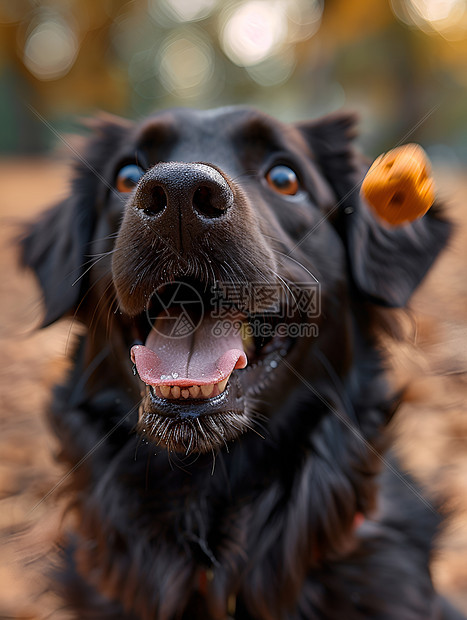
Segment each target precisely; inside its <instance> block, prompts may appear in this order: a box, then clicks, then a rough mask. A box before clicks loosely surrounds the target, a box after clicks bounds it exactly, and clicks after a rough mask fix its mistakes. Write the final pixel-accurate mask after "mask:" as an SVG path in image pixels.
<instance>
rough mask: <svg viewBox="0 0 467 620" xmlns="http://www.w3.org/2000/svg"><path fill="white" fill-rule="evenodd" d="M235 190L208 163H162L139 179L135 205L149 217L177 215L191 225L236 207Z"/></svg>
mask: <svg viewBox="0 0 467 620" xmlns="http://www.w3.org/2000/svg"><path fill="white" fill-rule="evenodd" d="M233 201H234V197H233V193H232V190H231V188H230V186H229V184H228V183H227V181H226V179H225V178H224V177H223V176H222V174H221V173H220V172H219V171H218V170H216V168H213V167H212V166H209V165H207V164H198V163H196V164H187V163H178V162H170V163H160V164H157V165H155V166H154V167H153V168H151V169H150V170H149V171H148V172H147V173H146V174H145V175H144V176H143V177H142V178H141V180H140V182H139V184H138V187H137V189H136V193H135V197H134V205H135V206H136V207H137V208H138V209H142V210H143V211H144V212H145V213H146V214H148V215H151V216H154V217H161V216H162V214H164V213H166V214H167V216H168V217H171V216H177V217H181V219H182V220H186V222H187V223H189V220H190V219H193V216H196V217H197V218H201V219H203V218H216V217H219V216H221V215H223V214H224V213H225V212H226V211H227V210H228V209H229V208H230V207H231V206H232V204H233Z"/></svg>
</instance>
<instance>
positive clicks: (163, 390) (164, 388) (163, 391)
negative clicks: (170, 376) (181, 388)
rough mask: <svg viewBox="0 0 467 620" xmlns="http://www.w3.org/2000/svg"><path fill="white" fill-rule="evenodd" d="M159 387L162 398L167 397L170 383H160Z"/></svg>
mask: <svg viewBox="0 0 467 620" xmlns="http://www.w3.org/2000/svg"><path fill="white" fill-rule="evenodd" d="M159 389H160V391H161V394H162V396H163V397H164V398H168V397H169V394H170V385H160V386H159Z"/></svg>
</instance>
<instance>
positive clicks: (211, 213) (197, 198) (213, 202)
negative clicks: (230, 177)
mask: <svg viewBox="0 0 467 620" xmlns="http://www.w3.org/2000/svg"><path fill="white" fill-rule="evenodd" d="M229 206H230V205H229V201H228V200H227V199H226V197H225V196H224V192H222V191H216V190H213V189H212V188H211V187H209V186H207V185H200V186H199V187H198V188H197V189H196V191H195V193H194V194H193V207H194V208H195V210H196V211H197V212H198V213H200V214H201V215H206V216H207V217H219V216H220V215H222V214H223V213H224V212H225V211H226V210H227V209H228V207H229Z"/></svg>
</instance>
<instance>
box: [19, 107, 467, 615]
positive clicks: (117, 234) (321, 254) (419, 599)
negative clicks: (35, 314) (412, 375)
mask: <svg viewBox="0 0 467 620" xmlns="http://www.w3.org/2000/svg"><path fill="white" fill-rule="evenodd" d="M353 133H354V119H353V117H351V116H346V115H340V116H335V117H332V118H326V119H323V120H320V121H317V122H313V123H302V124H298V125H285V124H282V123H279V122H278V121H276V120H274V119H272V118H270V117H268V116H266V115H263V114H261V113H258V112H256V111H254V110H251V109H246V108H226V109H221V110H216V111H209V112H195V111H188V110H175V111H168V112H164V113H161V114H157V115H155V116H154V117H151V118H149V119H148V120H147V121H146V122H144V123H142V124H140V125H132V124H130V123H126V122H123V121H119V120H117V119H112V118H107V119H102V120H101V121H99V122H98V123H96V126H95V136H94V137H93V138H92V139H91V140H90V141H89V143H88V147H87V150H86V152H85V153H84V156H83V157H82V158H81V159H80V160H79V161H77V162H76V164H75V177H74V180H73V183H72V187H71V191H70V196H69V197H68V198H67V199H66V200H65V201H64V202H62V203H61V204H59V205H57V206H55V207H54V208H53V209H52V210H50V211H49V212H47V213H46V214H45V215H44V216H43V218H42V219H41V220H40V221H39V222H37V223H36V224H35V225H33V226H32V227H31V229H30V230H29V231H28V233H27V235H26V236H25V238H24V240H23V257H24V263H25V264H26V265H28V266H30V267H31V268H33V269H34V270H35V272H36V273H37V276H38V278H39V281H40V284H41V286H42V289H43V294H44V301H45V309H46V314H45V320H44V325H48V324H50V323H52V322H54V321H56V320H57V319H59V318H60V317H62V316H64V315H69V314H73V315H74V316H75V317H77V319H79V321H81V322H82V323H83V324H84V325H85V326H86V328H87V329H86V333H85V335H83V336H81V337H80V338H79V342H78V343H77V346H76V350H75V353H74V367H73V370H72V372H71V374H70V376H69V379H68V381H67V383H66V385H64V386H62V387H60V388H59V389H58V390H57V392H56V396H55V399H54V404H53V408H52V415H51V419H52V423H53V426H54V429H55V431H56V433H57V434H58V436H59V438H60V441H61V445H62V448H63V455H64V457H65V458H66V460H67V461H68V462H69V464H70V465H72V466H76V465H79V467H76V468H75V471H74V473H73V475H72V479H73V483H72V492H73V501H74V505H75V506H76V509H77V510H78V511H79V512H78V514H79V519H78V524H79V525H78V526H77V529H76V531H74V532H73V533H70V534H69V535H68V536H67V538H66V540H65V542H64V553H63V558H62V560H63V570H62V571H61V577H60V579H59V580H58V581H59V582H60V583H61V586H62V594H63V596H64V598H65V600H66V602H67V604H68V606H69V608H70V609H71V610H73V612H74V616H73V617H76V618H80V619H86V618H95V619H110V618H112V619H117V618H118V619H127V620H129V619H136V618H141V619H143V620H150V619H151V620H153V619H155V618H158V619H161V620H162V619H164V620H169V619H172V618H183V619H187V620H188V619H190V620H194V619H196V618H200V619H201V618H202V619H209V618H211V619H217V620H220V619H225V618H227V617H235V618H237V619H244V620H246V619H264V620H266V619H267V620H279V619H290V620H291V619H298V618H303V619H314V618H317V619H318V618H319V619H323V618H327V619H333V620H357V619H363V618H371V619H373V620H376V619H381V620H382V619H391V620H412V619H413V620H415V619H417V620H428V619H432V620H434V619H441V618H448V617H449V618H455V617H457V614H456V613H455V612H451V611H448V608H447V605H446V604H445V603H444V602H443V601H442V600H441V599H440V598H439V597H438V596H437V595H436V594H435V593H434V591H433V587H432V584H431V579H430V573H429V560H430V549H431V540H432V536H433V534H434V532H435V529H436V527H437V523H438V517H437V515H436V512H435V511H434V509H432V508H431V506H430V505H429V504H428V503H427V502H425V501H423V499H422V498H421V497H420V495H419V493H418V492H417V491H416V490H415V488H414V486H413V483H412V482H411V481H410V479H408V478H407V477H405V476H403V475H402V474H401V473H400V472H399V471H398V470H397V466H396V465H395V464H394V463H393V461H390V460H388V459H386V458H384V457H382V456H381V454H382V452H381V451H382V450H383V448H384V443H385V442H384V430H383V429H384V426H385V424H386V423H387V421H388V420H389V419H390V417H391V415H392V414H393V412H394V411H395V409H396V407H397V404H398V398H397V396H396V395H394V394H391V393H390V391H389V389H388V387H387V385H386V382H385V378H384V375H383V362H382V359H381V356H380V353H379V352H378V346H377V340H376V337H377V330H378V327H379V326H380V324H379V319H378V317H379V316H380V314H381V309H380V308H378V307H381V306H386V307H400V306H404V305H405V304H406V302H407V301H408V299H409V297H410V295H411V293H412V292H413V290H414V289H415V288H416V286H417V285H418V284H419V282H420V281H421V279H422V278H423V276H424V275H425V274H426V272H427V270H428V269H429V268H430V266H431V264H432V263H433V261H434V259H435V258H436V256H437V254H438V253H439V252H440V251H441V249H442V248H443V247H444V246H445V244H446V241H447V239H448V237H449V231H450V226H449V224H448V223H447V222H446V221H444V220H443V218H442V217H441V215H440V210H439V208H438V207H437V206H435V207H433V208H432V209H431V211H430V212H429V213H428V214H427V215H426V216H425V217H424V218H422V219H421V220H419V221H417V222H415V223H413V224H410V225H407V226H402V227H399V228H393V229H389V228H385V227H383V226H382V225H380V224H379V223H378V222H377V221H376V219H375V218H374V217H373V216H372V215H371V214H370V212H369V210H368V208H367V207H366V206H365V205H364V204H363V203H362V202H361V200H360V198H359V192H358V184H359V182H360V181H361V180H362V177H363V174H364V167H363V166H362V163H361V160H359V158H358V157H357V156H356V155H355V153H354V151H353V147H352V144H351V142H352V138H353ZM130 358H131V359H130ZM132 362H133V363H132ZM138 375H139V376H138ZM142 389H143V392H142V394H141V390H142ZM135 431H136V432H135Z"/></svg>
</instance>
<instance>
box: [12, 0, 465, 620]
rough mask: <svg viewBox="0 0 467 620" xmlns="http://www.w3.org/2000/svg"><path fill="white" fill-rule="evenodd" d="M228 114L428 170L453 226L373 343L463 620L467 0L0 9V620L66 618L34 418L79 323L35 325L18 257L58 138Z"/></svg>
mask: <svg viewBox="0 0 467 620" xmlns="http://www.w3.org/2000/svg"><path fill="white" fill-rule="evenodd" d="M235 103H241V104H252V105H254V106H257V107H259V108H260V109H262V110H263V111H266V112H269V113H270V114H273V115H275V116H277V117H279V118H280V119H282V120H284V121H293V120H297V119H305V118H310V117H316V116H319V115H322V114H325V113H327V112H332V111H335V110H337V109H339V108H343V107H344V108H347V109H350V110H354V111H357V112H358V113H359V114H360V117H361V135H360V138H359V139H360V146H361V148H363V149H364V151H365V152H366V153H367V155H369V156H370V157H376V156H377V155H379V154H380V153H381V152H383V151H385V150H387V149H390V148H392V147H394V146H395V145H396V144H398V143H404V142H409V141H415V142H419V143H421V144H422V145H423V146H424V147H425V149H426V150H427V151H428V153H429V155H430V157H431V159H432V162H433V163H434V170H435V177H436V182H437V189H438V195H439V196H440V197H441V198H443V199H445V202H446V204H447V210H448V213H449V217H450V218H451V219H452V220H453V221H454V222H456V224H457V228H456V233H455V235H454V236H453V239H452V241H451V243H450V248H449V251H448V252H446V253H445V254H444V255H443V257H442V258H441V260H440V261H438V263H437V264H436V268H435V269H434V270H433V271H432V272H431V273H430V275H429V277H428V278H427V279H426V281H425V282H424V284H423V286H422V287H421V288H420V289H419V290H418V291H417V294H416V295H415V297H414V299H413V300H412V309H411V311H410V312H407V313H406V314H405V315H404V318H405V321H402V327H403V336H404V337H403V338H402V340H401V341H399V342H397V343H394V342H392V341H388V342H386V343H384V344H385V350H386V351H387V352H388V355H389V356H390V358H391V362H392V367H393V369H394V376H395V380H396V381H399V382H400V383H401V384H402V383H403V384H404V385H409V386H410V388H409V390H408V392H407V401H406V402H405V404H404V405H403V406H402V407H401V409H400V411H399V413H398V415H397V417H396V420H395V421H394V423H393V424H392V427H391V429H390V432H391V433H393V434H394V435H395V437H396V439H397V441H396V449H397V451H398V452H399V454H400V456H401V459H402V463H403V464H404V466H405V467H407V469H409V470H410V471H411V472H412V473H413V474H414V475H415V476H416V478H417V480H418V481H419V482H420V483H421V484H422V485H423V486H424V488H425V489H426V492H427V493H428V496H430V497H432V496H433V494H437V495H439V494H442V497H443V498H444V499H443V507H444V508H446V512H447V513H452V516H451V518H450V519H449V520H448V522H447V525H446V526H445V527H444V529H443V532H442V536H441V537H440V539H439V541H438V543H437V547H438V549H437V553H436V554H435V555H434V561H433V565H432V568H433V575H434V580H435V584H436V586H437V588H438V589H439V590H440V591H441V592H443V593H445V594H446V595H448V596H449V597H450V598H451V599H452V600H453V601H454V602H455V603H456V604H457V605H458V606H459V607H461V608H462V609H463V610H465V612H466V613H467V562H466V558H467V405H466V403H467V313H466V307H467V278H466V277H465V265H466V264H467V209H466V208H465V196H466V194H467V176H466V174H465V172H466V170H467V168H466V166H467V0H233V1H228V0H227V1H222V0H133V1H128V0H43V1H41V0H0V187H1V193H0V273H1V278H0V350H1V351H2V362H3V363H2V364H1V365H0V543H1V545H2V553H1V554H0V619H1V618H17V619H22V620H24V619H25V618H28V619H29V620H33V619H39V618H45V617H48V618H50V617H52V615H51V614H54V615H53V618H56V619H58V620H61V619H62V618H63V619H64V620H65V618H67V617H68V616H66V615H63V614H62V613H61V611H60V609H61V608H60V605H61V603H60V602H58V601H56V600H55V599H54V597H53V595H52V593H50V592H49V591H48V590H47V585H46V584H47V580H46V578H45V575H46V573H47V570H48V567H49V561H50V557H51V554H52V557H53V552H54V549H55V547H56V544H57V532H58V531H60V529H61V528H63V524H64V520H63V516H62V514H63V499H64V498H63V496H62V494H61V492H60V491H61V490H62V487H61V481H62V480H63V477H64V476H65V477H66V471H65V470H64V467H63V465H61V464H60V463H58V462H57V461H56V460H55V459H54V455H56V454H58V446H57V445H56V443H55V440H54V437H53V435H52V433H51V432H50V431H49V429H48V426H47V424H46V422H45V412H46V411H47V407H48V401H49V397H50V393H51V389H52V386H53V385H54V384H55V383H56V382H57V381H59V380H60V379H61V377H62V376H63V373H64V371H65V370H66V367H67V361H66V351H67V348H68V349H69V344H70V341H72V337H71V334H72V333H74V330H75V329H76V325H74V324H73V325H71V323H70V321H68V322H67V321H66V320H65V321H60V322H58V323H57V324H55V325H52V326H51V327H49V328H47V329H45V330H34V326H37V324H38V322H39V321H40V316H41V314H42V309H41V304H40V293H39V291H38V288H37V284H36V282H35V280H34V278H33V277H32V275H31V274H28V273H25V271H24V270H21V269H20V268H19V260H18V256H17V238H18V235H19V233H20V231H21V230H23V229H24V228H23V227H24V225H25V223H26V222H29V221H30V220H32V219H34V218H35V217H36V216H37V213H38V212H39V211H40V210H42V209H44V208H46V207H47V206H48V205H50V204H52V203H53V202H54V201H55V200H56V199H58V198H61V197H63V195H64V194H66V192H67V184H68V178H69V168H68V166H67V163H66V161H65V160H66V159H67V157H64V155H69V154H70V153H69V147H68V140H67V139H65V140H61V139H60V138H62V137H63V136H64V135H67V134H69V133H72V132H75V131H81V129H80V127H79V123H78V122H77V120H76V119H77V118H79V117H87V116H92V115H93V114H94V113H95V112H96V111H98V110H106V111H108V112H111V113H114V114H118V115H122V116H125V117H129V118H136V119H138V118H141V117H143V116H144V115H146V114H147V113H149V112H151V111H153V110H156V109H158V108H162V107H167V106H174V105H177V106H195V107H200V108H205V107H212V106H219V105H230V104H235ZM71 144H74V142H72V143H71ZM57 146H58V147H59V148H58V149H57V148H56V147H57ZM51 153H58V155H57V156H56V157H55V158H52V157H51Z"/></svg>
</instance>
